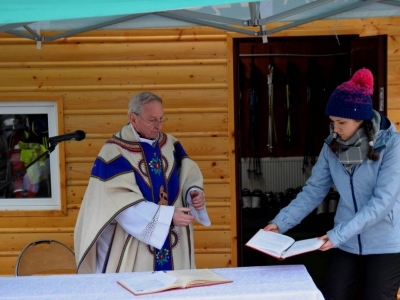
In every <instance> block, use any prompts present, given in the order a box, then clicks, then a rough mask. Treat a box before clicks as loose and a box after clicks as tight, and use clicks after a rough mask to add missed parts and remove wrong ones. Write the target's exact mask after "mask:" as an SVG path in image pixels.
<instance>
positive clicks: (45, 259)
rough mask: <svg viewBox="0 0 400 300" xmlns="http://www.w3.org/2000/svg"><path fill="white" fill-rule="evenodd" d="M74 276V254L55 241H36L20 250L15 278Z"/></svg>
mask: <svg viewBox="0 0 400 300" xmlns="http://www.w3.org/2000/svg"><path fill="white" fill-rule="evenodd" d="M48 274H76V263H75V254H74V252H73V251H72V250H71V249H70V248H68V247H67V246H66V245H64V244H63V243H60V242H58V241H55V240H37V241H34V242H31V243H29V244H28V245H26V246H25V248H24V249H22V251H21V253H20V254H19V256H18V258H17V262H16V265H15V276H30V275H48Z"/></svg>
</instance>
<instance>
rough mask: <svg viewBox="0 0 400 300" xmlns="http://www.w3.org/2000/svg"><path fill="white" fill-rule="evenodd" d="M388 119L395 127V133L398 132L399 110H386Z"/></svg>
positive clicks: (399, 123)
mask: <svg viewBox="0 0 400 300" xmlns="http://www.w3.org/2000/svg"><path fill="white" fill-rule="evenodd" d="M388 118H389V119H390V120H391V121H392V122H393V123H394V124H395V125H396V128H397V131H399V132H400V109H391V110H388Z"/></svg>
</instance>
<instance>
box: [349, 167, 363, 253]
mask: <svg viewBox="0 0 400 300" xmlns="http://www.w3.org/2000/svg"><path fill="white" fill-rule="evenodd" d="M353 174H354V170H353V172H352V173H351V174H350V187H351V196H352V197H353V205H354V211H355V213H357V212H358V208H357V202H356V197H355V196H354V186H353ZM357 239H358V247H359V248H360V255H362V246H361V235H360V234H358V235H357Z"/></svg>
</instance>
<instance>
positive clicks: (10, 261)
mask: <svg viewBox="0 0 400 300" xmlns="http://www.w3.org/2000/svg"><path fill="white" fill-rule="evenodd" d="M17 258H18V255H16V256H11V257H10V256H6V257H2V256H1V254H0V276H15V273H14V270H15V264H16V262H17Z"/></svg>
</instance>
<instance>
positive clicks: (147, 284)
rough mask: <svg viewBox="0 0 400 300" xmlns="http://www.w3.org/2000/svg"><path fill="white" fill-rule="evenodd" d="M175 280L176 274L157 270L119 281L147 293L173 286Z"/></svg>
mask: <svg viewBox="0 0 400 300" xmlns="http://www.w3.org/2000/svg"><path fill="white" fill-rule="evenodd" d="M175 281H176V277H174V276H170V275H167V274H166V273H164V272H156V273H152V274H147V275H143V276H140V277H132V278H129V279H124V280H120V281H119V282H120V283H121V284H123V285H124V286H126V287H128V288H129V289H131V290H132V291H133V292H135V293H145V292H151V291H156V290H159V289H163V288H165V287H168V286H171V285H172V284H173V283H174V282H175Z"/></svg>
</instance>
